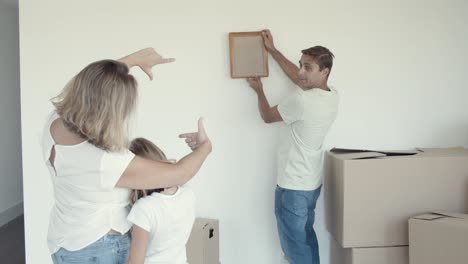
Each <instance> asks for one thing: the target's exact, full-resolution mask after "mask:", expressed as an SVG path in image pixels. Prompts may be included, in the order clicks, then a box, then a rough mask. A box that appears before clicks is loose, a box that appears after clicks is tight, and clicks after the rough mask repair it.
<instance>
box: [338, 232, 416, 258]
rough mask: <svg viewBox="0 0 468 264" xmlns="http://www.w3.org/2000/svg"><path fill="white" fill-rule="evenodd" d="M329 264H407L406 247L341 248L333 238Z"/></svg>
mask: <svg viewBox="0 0 468 264" xmlns="http://www.w3.org/2000/svg"><path fill="white" fill-rule="evenodd" d="M331 240H332V242H331V243H332V245H331V246H330V264H408V263H409V257H408V246H398V247H370V248H342V247H341V246H340V245H339V244H338V242H337V241H335V240H334V239H333V238H332V239H331Z"/></svg>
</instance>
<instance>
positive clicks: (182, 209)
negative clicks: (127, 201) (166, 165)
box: [127, 138, 195, 264]
mask: <svg viewBox="0 0 468 264" xmlns="http://www.w3.org/2000/svg"><path fill="white" fill-rule="evenodd" d="M130 150H131V151H132V152H133V153H135V154H137V155H140V156H142V157H145V158H148V159H152V160H158V161H162V162H170V161H168V160H167V158H166V155H164V153H163V152H162V151H161V150H160V149H159V148H158V147H157V146H156V145H155V144H153V143H152V142H151V141H149V140H147V139H144V138H137V139H135V140H133V141H132V143H131V145H130ZM131 200H132V202H133V203H134V205H133V207H132V209H131V211H130V214H129V215H128V217H127V220H128V221H130V222H132V223H133V229H132V242H131V246H130V256H129V261H128V263H129V264H143V263H146V264H149V263H153V264H157V263H164V264H186V263H187V259H186V252H185V244H186V243H187V240H188V238H189V236H190V231H191V230H192V226H193V222H194V220H195V195H194V193H193V191H192V190H191V189H189V188H188V187H186V186H171V187H167V188H160V189H151V190H133V193H132V198H131Z"/></svg>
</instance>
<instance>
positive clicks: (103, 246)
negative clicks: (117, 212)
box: [52, 232, 130, 264]
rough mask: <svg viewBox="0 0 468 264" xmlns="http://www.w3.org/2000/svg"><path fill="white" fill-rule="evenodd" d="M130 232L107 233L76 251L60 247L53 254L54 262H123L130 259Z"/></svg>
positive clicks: (107, 263)
mask: <svg viewBox="0 0 468 264" xmlns="http://www.w3.org/2000/svg"><path fill="white" fill-rule="evenodd" d="M129 250H130V232H128V233H127V234H125V235H119V234H107V235H105V236H103V237H101V238H100V239H99V240H98V241H96V242H94V243H92V244H91V245H89V246H87V247H85V248H83V249H80V250H76V251H68V250H66V249H64V248H60V249H59V250H58V251H57V252H55V253H54V254H52V260H53V262H54V264H78V263H80V264H91V263H100V264H123V263H125V262H126V261H127V260H128V254H129Z"/></svg>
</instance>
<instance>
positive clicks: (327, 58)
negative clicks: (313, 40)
mask: <svg viewBox="0 0 468 264" xmlns="http://www.w3.org/2000/svg"><path fill="white" fill-rule="evenodd" d="M302 54H304V55H308V56H311V57H313V58H314V59H315V62H316V63H317V64H318V66H319V69H320V71H322V70H323V69H325V68H328V69H329V70H330V71H331V69H332V67H333V58H335V55H333V53H331V51H330V50H329V49H327V48H325V47H322V46H315V47H312V48H308V49H304V50H302Z"/></svg>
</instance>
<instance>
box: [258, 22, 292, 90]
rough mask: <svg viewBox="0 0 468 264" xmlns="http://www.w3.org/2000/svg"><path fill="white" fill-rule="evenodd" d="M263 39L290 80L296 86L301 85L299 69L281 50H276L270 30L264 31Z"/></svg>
mask: <svg viewBox="0 0 468 264" xmlns="http://www.w3.org/2000/svg"><path fill="white" fill-rule="evenodd" d="M262 37H263V43H264V45H265V48H266V49H267V50H268V52H270V54H271V56H272V57H273V59H275V61H276V62H277V63H278V64H279V66H280V67H281V69H283V71H284V73H286V75H287V76H288V77H289V79H291V81H292V82H293V83H295V84H296V85H299V75H298V72H299V67H297V65H296V64H294V63H292V62H291V61H290V60H288V59H287V58H286V57H285V56H284V55H283V54H282V53H281V52H280V51H279V50H277V49H276V47H275V44H274V43H273V36H272V35H271V32H270V30H268V29H264V30H262Z"/></svg>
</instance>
